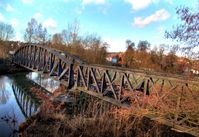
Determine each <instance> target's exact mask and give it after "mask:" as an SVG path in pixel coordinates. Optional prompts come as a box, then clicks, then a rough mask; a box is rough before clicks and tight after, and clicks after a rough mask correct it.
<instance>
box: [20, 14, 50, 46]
mask: <svg viewBox="0 0 199 137" xmlns="http://www.w3.org/2000/svg"><path fill="white" fill-rule="evenodd" d="M47 39H48V32H47V29H46V28H44V27H43V26H42V24H41V23H40V24H38V22H37V20H35V19H34V18H32V19H31V20H30V22H28V26H27V28H26V31H25V34H24V40H25V41H26V42H29V43H42V44H43V43H45V42H46V41H47Z"/></svg>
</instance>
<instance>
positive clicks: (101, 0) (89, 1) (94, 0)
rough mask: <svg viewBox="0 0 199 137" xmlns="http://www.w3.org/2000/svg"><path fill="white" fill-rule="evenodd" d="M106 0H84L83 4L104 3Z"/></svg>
mask: <svg viewBox="0 0 199 137" xmlns="http://www.w3.org/2000/svg"><path fill="white" fill-rule="evenodd" d="M105 2H106V0H82V4H83V5H88V4H104V3H105Z"/></svg>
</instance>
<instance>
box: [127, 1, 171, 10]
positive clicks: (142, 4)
mask: <svg viewBox="0 0 199 137" xmlns="http://www.w3.org/2000/svg"><path fill="white" fill-rule="evenodd" d="M124 2H127V3H130V4H131V6H132V9H134V10H141V9H145V8H147V7H148V6H149V5H151V4H158V3H160V2H166V3H169V4H173V0H124Z"/></svg>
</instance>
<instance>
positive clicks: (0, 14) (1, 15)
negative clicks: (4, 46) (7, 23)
mask: <svg viewBox="0 0 199 137" xmlns="http://www.w3.org/2000/svg"><path fill="white" fill-rule="evenodd" d="M4 20H5V18H4V16H3V14H2V13H1V12H0V22H2V21H4Z"/></svg>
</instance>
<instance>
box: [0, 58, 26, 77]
mask: <svg viewBox="0 0 199 137" xmlns="http://www.w3.org/2000/svg"><path fill="white" fill-rule="evenodd" d="M17 72H27V70H26V69H24V68H22V67H18V66H17V65H14V64H12V63H11V62H10V61H9V60H2V59H0V75H4V74H14V73H17Z"/></svg>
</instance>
